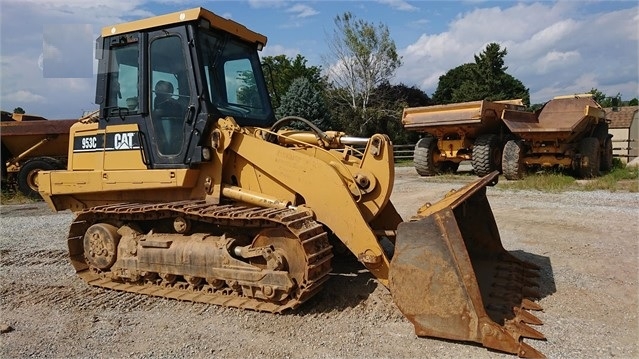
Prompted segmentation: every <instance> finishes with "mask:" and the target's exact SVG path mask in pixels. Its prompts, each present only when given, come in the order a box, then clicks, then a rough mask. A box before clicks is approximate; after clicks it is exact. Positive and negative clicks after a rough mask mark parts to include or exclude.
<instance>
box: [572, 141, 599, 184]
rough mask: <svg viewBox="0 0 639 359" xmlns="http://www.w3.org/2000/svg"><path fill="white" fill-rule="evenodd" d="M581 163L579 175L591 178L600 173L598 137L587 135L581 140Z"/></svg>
mask: <svg viewBox="0 0 639 359" xmlns="http://www.w3.org/2000/svg"><path fill="white" fill-rule="evenodd" d="M579 153H580V154H581V160H580V163H578V166H577V171H578V174H579V177H581V178H590V177H596V176H598V175H599V167H600V160H601V159H600V157H599V140H598V139H597V138H596V137H586V138H584V139H582V140H581V142H579Z"/></svg>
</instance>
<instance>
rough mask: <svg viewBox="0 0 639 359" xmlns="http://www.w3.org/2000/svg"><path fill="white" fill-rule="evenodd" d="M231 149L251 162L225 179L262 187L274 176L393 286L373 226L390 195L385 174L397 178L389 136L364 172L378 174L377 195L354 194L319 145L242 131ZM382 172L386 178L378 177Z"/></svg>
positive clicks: (371, 152) (382, 138) (377, 139)
mask: <svg viewBox="0 0 639 359" xmlns="http://www.w3.org/2000/svg"><path fill="white" fill-rule="evenodd" d="M374 142H375V143H376V145H374V144H373V143H374ZM229 149H230V150H231V151H233V152H235V153H236V154H237V155H236V156H237V157H238V158H243V159H245V161H246V162H245V163H244V164H243V166H242V167H243V168H242V171H231V172H226V173H225V178H226V177H232V176H235V178H236V179H237V182H238V184H237V185H238V186H241V187H249V188H255V187H259V186H260V182H253V181H256V180H260V181H263V180H265V179H266V178H270V180H269V182H271V183H279V184H280V185H281V186H283V187H286V188H289V189H290V190H292V191H293V192H295V193H297V194H298V195H299V196H300V197H301V198H300V201H301V202H300V203H299V204H298V205H303V206H306V207H308V208H310V209H311V210H312V211H313V212H314V213H315V216H316V218H317V220H318V221H319V222H321V223H325V224H326V225H328V226H329V227H330V229H331V230H332V231H333V232H334V233H335V234H336V235H337V236H338V237H339V238H340V239H341V240H342V242H343V243H344V244H345V245H346V246H347V247H348V248H349V249H350V250H351V252H352V253H354V254H355V255H356V256H357V258H358V259H359V260H360V261H361V262H362V263H363V264H364V265H365V266H366V267H367V268H368V269H369V270H370V271H371V272H372V273H373V275H375V277H377V278H378V279H379V280H380V282H381V283H382V284H384V285H388V269H389V260H388V258H387V257H386V255H385V254H384V252H383V250H382V248H381V246H380V244H379V242H378V240H377V237H376V235H375V233H374V232H373V229H372V228H371V227H370V225H369V224H368V222H367V218H369V219H372V218H373V217H375V216H376V215H377V214H378V213H379V212H380V210H381V209H382V208H383V206H384V203H385V202H387V201H388V197H390V190H391V187H392V181H391V182H384V181H382V180H380V179H383V178H384V176H391V178H392V175H393V174H394V173H393V170H394V164H393V161H392V159H393V157H392V156H393V154H392V146H391V145H390V141H389V140H388V137H385V136H381V135H380V136H379V137H374V138H373V139H371V141H370V142H369V146H368V147H367V152H365V156H364V159H363V160H362V162H361V167H360V168H361V169H362V170H367V171H369V172H370V173H373V174H374V175H375V176H376V178H377V182H376V183H377V184H378V185H377V186H376V187H377V188H378V189H376V190H375V191H374V194H373V193H371V194H370V195H369V196H365V195H362V196H358V197H354V196H353V195H352V194H351V192H350V191H349V190H348V186H347V184H346V182H345V181H346V180H345V179H344V177H343V176H342V175H341V174H340V172H339V171H338V170H336V169H335V167H334V166H332V165H330V164H329V163H327V162H326V161H325V160H326V159H327V158H330V159H332V160H333V161H334V160H335V158H333V155H332V154H330V153H327V151H326V150H323V149H320V148H318V147H312V148H311V149H309V150H308V151H297V150H294V149H290V148H286V147H282V146H279V145H276V144H270V143H267V142H265V141H264V140H263V139H261V138H256V137H254V136H252V135H251V133H246V132H243V133H241V132H237V133H236V134H235V135H234V138H233V141H232V143H231V146H230V147H229ZM309 151H314V152H313V153H314V155H312V156H311V155H309ZM367 153H368V154H367ZM374 153H376V155H375V154H374ZM247 166H248V167H249V168H250V169H247V168H246V167H247ZM226 169H228V170H232V169H235V167H233V168H230V167H226ZM380 171H381V173H380ZM246 173H248V174H249V175H248V176H247V175H245V174H246ZM251 173H259V174H260V176H253V175H251ZM378 173H379V174H380V175H381V177H377V175H378ZM322 189H327V190H322ZM358 201H359V202H358ZM355 214H357V215H355Z"/></svg>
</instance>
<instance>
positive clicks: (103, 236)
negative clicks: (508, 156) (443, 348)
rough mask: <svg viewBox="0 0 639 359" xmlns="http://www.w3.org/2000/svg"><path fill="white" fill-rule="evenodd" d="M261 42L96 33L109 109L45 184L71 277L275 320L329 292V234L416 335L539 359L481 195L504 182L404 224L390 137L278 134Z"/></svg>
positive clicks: (185, 24) (188, 24) (177, 33)
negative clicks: (395, 195)
mask: <svg viewBox="0 0 639 359" xmlns="http://www.w3.org/2000/svg"><path fill="white" fill-rule="evenodd" d="M265 44H266V37H264V36H263V35H261V34H258V33H255V32H253V31H250V30H248V29H247V28H245V27H244V26H242V25H239V24H237V23H235V22H233V21H230V20H227V19H224V18H221V17H219V16H217V15H215V14H213V13H211V12H209V11H207V10H204V9H202V8H195V9H191V10H186V11H181V12H177V13H171V14H167V15H162V16H158V17H153V18H149V19H143V20H139V21H134V22H130V23H125V24H120V25H115V26H113V27H107V28H105V29H103V30H102V34H101V36H100V37H99V38H98V40H97V48H96V50H97V51H96V54H97V55H96V57H97V58H98V60H99V67H98V69H99V71H98V78H97V91H96V103H97V104H99V105H100V111H99V113H98V115H96V116H94V117H91V118H85V119H82V120H80V121H78V123H76V124H75V125H73V126H72V128H71V133H70V141H69V159H68V168H67V170H64V171H42V172H40V173H39V186H40V187H39V189H40V193H41V195H42V196H43V198H44V199H45V200H46V201H47V202H48V204H49V205H50V206H51V207H52V208H53V209H55V210H65V209H70V210H72V211H75V212H76V215H77V216H76V218H75V220H74V221H73V223H72V225H71V228H70V230H69V235H68V246H69V255H70V260H71V263H72V264H73V266H74V267H75V270H76V271H77V273H78V275H79V276H80V277H81V278H82V279H83V280H85V281H86V282H88V283H89V284H91V285H95V286H100V287H104V288H110V289H114V290H121V291H130V292H135V293H141V294H147V295H154V296H161V297H167V298H178V299H180V300H190V301H198V302H205V303H211V304H217V305H222V306H230V307H237V308H243V309H251V310H258V311H266V312H273V313H280V312H283V311H285V310H286V309H289V308H295V307H298V306H299V305H300V304H301V303H303V302H304V301H306V300H308V299H309V298H310V297H311V296H313V295H314V294H315V293H317V292H318V291H319V290H320V289H321V287H322V284H324V283H325V282H326V280H327V279H328V278H329V273H330V272H331V258H332V257H333V247H332V246H331V244H330V243H331V242H329V235H328V234H329V233H330V234H331V236H332V235H333V234H334V236H335V237H336V238H339V240H340V241H341V242H342V243H343V244H344V245H345V246H346V247H347V248H348V249H349V250H350V251H351V252H352V253H353V254H354V255H355V256H356V257H357V258H358V260H359V261H360V262H361V263H362V264H363V265H364V266H366V268H368V269H369V270H370V272H371V273H372V274H373V275H374V276H375V277H376V278H377V279H378V280H379V282H380V283H381V284H383V285H384V286H387V287H388V288H390V291H391V294H392V297H393V298H394V301H395V302H396V304H397V306H398V307H399V309H400V310H401V311H402V312H403V313H404V314H405V315H406V317H407V318H408V319H409V320H410V321H411V322H413V323H414V325H415V330H416V333H417V334H418V335H420V336H430V337H440V338H447V339H453V340H462V341H474V342H478V343H481V344H482V345H484V346H486V347H489V348H493V349H497V350H501V351H505V352H509V353H514V354H518V355H520V356H522V357H531V356H540V353H538V352H537V351H536V350H535V349H533V348H531V347H530V346H529V345H527V344H526V343H524V342H523V340H522V338H524V337H531V338H543V336H542V335H541V334H540V333H539V332H537V331H536V330H534V329H532V327H530V326H528V325H527V323H533V324H540V321H539V320H538V319H537V318H535V317H534V316H533V315H531V314H530V313H529V312H528V310H529V309H532V310H538V309H541V308H540V307H539V306H538V305H536V304H535V303H533V302H532V301H531V300H530V298H531V296H533V297H534V292H532V291H527V289H526V288H527V287H528V285H529V284H530V280H529V278H530V277H532V278H533V279H534V277H538V274H537V273H536V270H535V266H534V265H531V264H527V263H525V262H522V261H520V260H519V259H517V258H515V257H513V256H511V255H510V254H509V253H508V252H507V251H505V250H504V248H503V247H502V244H501V240H500V238H499V233H498V231H497V228H496V224H495V220H494V218H493V215H492V212H491V209H490V206H489V204H488V202H487V199H486V194H485V193H486V185H487V184H488V183H491V182H493V181H494V180H495V177H496V175H497V173H492V174H490V175H488V176H486V177H484V178H481V179H478V180H477V181H476V182H474V183H472V184H469V185H468V186H467V187H465V188H463V189H461V190H458V191H454V192H451V193H450V194H449V195H448V196H447V197H446V198H445V199H443V200H442V201H441V202H439V203H435V204H433V205H430V206H424V207H422V209H421V210H420V211H419V213H418V214H417V215H416V216H415V217H414V218H413V219H411V220H410V221H407V222H404V221H402V219H401V218H400V216H399V214H398V213H397V211H396V210H395V207H394V206H393V204H392V203H391V202H390V200H389V197H390V194H391V189H392V187H393V179H394V164H393V152H392V144H391V142H390V140H389V138H388V137H387V136H385V135H381V134H377V135H374V136H372V137H371V138H368V139H362V138H354V137H349V136H347V135H345V134H343V133H340V132H323V131H321V130H320V129H318V128H316V127H314V126H312V124H311V123H307V124H308V125H309V126H310V128H311V130H309V131H307V132H301V131H292V130H287V128H286V125H287V124H288V123H290V121H302V122H308V121H305V120H304V119H300V118H295V117H286V118H282V119H280V120H278V121H275V118H274V114H273V110H272V108H271V104H270V99H269V97H268V92H267V89H266V86H265V81H264V77H263V73H262V69H261V65H260V62H259V57H258V50H261V49H262V47H263V46H264V45H265ZM355 145H357V146H362V145H365V150H364V152H362V153H359V154H358V153H356V151H355V149H354V148H353V146H355ZM383 242H386V243H387V244H389V245H385V246H384V247H383V246H382V245H381V243H383ZM390 244H392V245H393V247H392V249H393V251H391V250H390V248H389V250H387V251H385V249H383V248H386V247H391V246H390ZM391 252H393V253H392V254H391Z"/></svg>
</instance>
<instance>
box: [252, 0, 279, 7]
mask: <svg viewBox="0 0 639 359" xmlns="http://www.w3.org/2000/svg"><path fill="white" fill-rule="evenodd" d="M248 3H249V6H250V7H251V8H253V9H264V8H280V7H284V6H286V0H249V1H248Z"/></svg>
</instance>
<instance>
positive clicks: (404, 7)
mask: <svg viewBox="0 0 639 359" xmlns="http://www.w3.org/2000/svg"><path fill="white" fill-rule="evenodd" d="M377 2H378V3H380V4H385V5H388V6H390V7H392V8H394V9H397V10H401V11H417V10H419V9H418V8H417V7H415V6H413V5H411V4H409V3H408V2H407V1H404V0H377Z"/></svg>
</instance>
